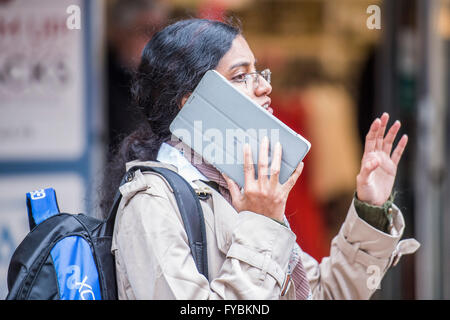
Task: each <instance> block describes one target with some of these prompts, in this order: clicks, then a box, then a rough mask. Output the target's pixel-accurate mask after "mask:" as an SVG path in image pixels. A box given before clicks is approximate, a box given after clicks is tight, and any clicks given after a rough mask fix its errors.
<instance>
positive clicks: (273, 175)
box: [270, 142, 282, 187]
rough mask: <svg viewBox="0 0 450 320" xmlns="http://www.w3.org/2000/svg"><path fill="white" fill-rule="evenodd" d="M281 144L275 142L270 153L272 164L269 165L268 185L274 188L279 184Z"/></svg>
mask: <svg viewBox="0 0 450 320" xmlns="http://www.w3.org/2000/svg"><path fill="white" fill-rule="evenodd" d="M281 155H282V148H281V143H280V142H277V143H276V145H275V148H274V150H273V153H272V163H271V165H270V185H271V186H272V187H275V186H276V185H277V184H278V182H279V177H280V168H281Z"/></svg>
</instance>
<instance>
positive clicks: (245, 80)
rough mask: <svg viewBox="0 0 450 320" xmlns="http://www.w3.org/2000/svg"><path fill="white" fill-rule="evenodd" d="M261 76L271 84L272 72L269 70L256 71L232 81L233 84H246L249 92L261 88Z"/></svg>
mask: <svg viewBox="0 0 450 320" xmlns="http://www.w3.org/2000/svg"><path fill="white" fill-rule="evenodd" d="M260 76H261V77H262V78H263V79H264V80H266V81H267V83H269V84H270V80H271V76H272V72H270V70H269V69H264V70H263V71H255V72H249V73H244V74H240V75H238V76H236V77H235V78H233V79H232V80H231V82H234V83H239V84H245V86H246V88H247V90H255V89H256V88H258V87H259V85H260V83H259V79H260Z"/></svg>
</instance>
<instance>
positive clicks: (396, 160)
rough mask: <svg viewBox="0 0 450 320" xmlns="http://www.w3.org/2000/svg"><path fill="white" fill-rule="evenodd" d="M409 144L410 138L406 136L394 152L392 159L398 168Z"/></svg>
mask: <svg viewBox="0 0 450 320" xmlns="http://www.w3.org/2000/svg"><path fill="white" fill-rule="evenodd" d="M407 143H408V136H407V135H406V134H404V135H403V137H402V138H401V139H400V141H399V142H398V144H397V147H396V148H395V150H394V152H393V153H392V157H391V159H392V161H393V162H394V163H395V165H396V166H398V163H399V162H400V159H401V157H402V154H403V151H405V148H406V144H407Z"/></svg>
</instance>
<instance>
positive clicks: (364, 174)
mask: <svg viewBox="0 0 450 320" xmlns="http://www.w3.org/2000/svg"><path fill="white" fill-rule="evenodd" d="M379 165H380V163H379V161H378V160H377V159H372V160H369V161H366V162H364V163H363V165H362V167H361V172H360V173H359V178H360V179H361V180H362V181H367V179H368V178H369V175H370V173H371V172H372V171H373V170H375V169H376V168H378V166H379Z"/></svg>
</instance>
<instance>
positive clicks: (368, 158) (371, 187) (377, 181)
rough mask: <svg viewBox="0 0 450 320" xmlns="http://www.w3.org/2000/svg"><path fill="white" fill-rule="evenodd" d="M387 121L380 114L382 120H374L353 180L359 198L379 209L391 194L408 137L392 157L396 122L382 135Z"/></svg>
mask: <svg viewBox="0 0 450 320" xmlns="http://www.w3.org/2000/svg"><path fill="white" fill-rule="evenodd" d="M388 121H389V114H387V113H383V115H382V116H381V119H378V118H377V119H375V121H374V122H372V125H371V126H370V129H369V133H368V134H367V136H366V143H365V147H364V155H363V158H362V161H361V171H360V172H359V174H358V176H357V177H356V192H357V196H358V199H359V200H361V201H364V202H367V203H369V204H372V205H376V206H381V205H382V204H383V203H385V202H386V201H387V200H388V199H389V196H390V195H391V192H392V188H393V186H394V181H395V176H396V174H397V166H398V163H399V161H400V158H401V157H402V154H403V151H404V150H405V147H406V144H407V143H408V136H407V135H406V134H405V135H403V136H402V138H401V139H400V141H399V142H398V144H397V147H396V148H395V149H394V151H393V152H392V155H391V150H392V145H393V143H394V140H395V137H396V136H397V133H398V131H399V129H400V122H399V121H398V120H397V121H395V122H394V124H393V125H392V126H391V128H390V129H389V131H388V133H387V134H386V137H384V133H385V131H386V126H387V123H388Z"/></svg>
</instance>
